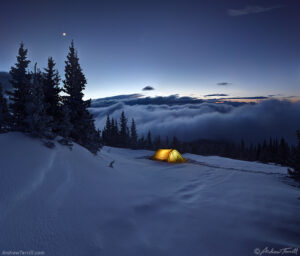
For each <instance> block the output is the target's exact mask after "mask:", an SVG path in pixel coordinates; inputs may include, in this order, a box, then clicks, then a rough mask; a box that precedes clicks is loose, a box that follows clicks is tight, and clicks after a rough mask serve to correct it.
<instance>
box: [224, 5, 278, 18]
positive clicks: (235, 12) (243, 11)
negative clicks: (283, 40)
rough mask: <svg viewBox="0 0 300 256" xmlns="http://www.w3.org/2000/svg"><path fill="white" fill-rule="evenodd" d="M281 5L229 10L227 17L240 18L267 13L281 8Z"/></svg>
mask: <svg viewBox="0 0 300 256" xmlns="http://www.w3.org/2000/svg"><path fill="white" fill-rule="evenodd" d="M282 7H283V6H282V5H274V6H269V7H262V6H257V5H256V6H250V5H248V6H246V7H245V8H243V9H229V10H228V15H229V16H242V15H248V14H254V13H262V12H269V11H271V10H274V9H278V8H282Z"/></svg>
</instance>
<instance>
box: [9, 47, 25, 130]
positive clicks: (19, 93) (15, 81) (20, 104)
mask: <svg viewBox="0 0 300 256" xmlns="http://www.w3.org/2000/svg"><path fill="white" fill-rule="evenodd" d="M29 63H30V61H29V60H28V59H27V49H25V48H24V44H23V43H21V44H20V48H19V51H18V56H17V63H16V64H15V66H14V67H11V70H10V75H11V77H12V80H11V81H10V83H11V84H12V87H13V90H12V91H11V92H8V94H9V95H10V97H9V98H10V100H11V103H10V105H9V106H10V108H11V111H12V114H13V116H12V128H13V129H14V130H17V131H28V127H27V126H26V124H25V119H26V118H27V114H26V103H27V99H28V95H29V94H30V92H29V91H30V90H29V88H30V73H29V72H28V70H27V69H28V65H29Z"/></svg>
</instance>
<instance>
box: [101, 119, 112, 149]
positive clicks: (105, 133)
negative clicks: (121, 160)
mask: <svg viewBox="0 0 300 256" xmlns="http://www.w3.org/2000/svg"><path fill="white" fill-rule="evenodd" d="M110 138H111V124H110V118H109V115H107V116H106V124H105V126H104V128H103V131H102V140H103V142H104V143H105V144H106V145H109V139H110Z"/></svg>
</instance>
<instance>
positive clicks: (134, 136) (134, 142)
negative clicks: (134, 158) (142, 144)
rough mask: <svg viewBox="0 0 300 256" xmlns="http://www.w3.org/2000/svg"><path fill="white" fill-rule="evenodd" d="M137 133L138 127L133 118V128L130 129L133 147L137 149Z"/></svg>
mask: <svg viewBox="0 0 300 256" xmlns="http://www.w3.org/2000/svg"><path fill="white" fill-rule="evenodd" d="M137 139H138V136H137V131H136V126H135V122H134V119H133V118H132V121H131V127H130V141H131V147H133V148H136V147H137Z"/></svg>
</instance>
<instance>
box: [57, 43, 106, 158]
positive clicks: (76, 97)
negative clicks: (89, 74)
mask: <svg viewBox="0 0 300 256" xmlns="http://www.w3.org/2000/svg"><path fill="white" fill-rule="evenodd" d="M65 63H66V66H65V80H64V81H63V82H64V89H63V91H64V92H65V93H66V94H67V96H64V97H63V103H64V104H65V105H66V106H67V107H68V109H69V110H71V112H70V122H71V124H72V130H71V132H70V137H71V139H72V140H74V141H75V142H77V143H78V144H80V145H82V146H84V147H86V148H87V149H89V150H90V151H91V152H93V153H96V152H97V151H98V150H99V149H100V134H99V131H97V130H96V129H95V124H94V119H93V117H92V115H91V114H90V113H89V111H88V107H90V100H88V101H84V100H83V90H84V89H85V86H86V79H85V76H84V74H83V72H82V69H81V67H80V64H79V58H78V55H77V52H76V51H75V48H74V42H73V41H72V43H71V46H70V48H69V54H68V56H67V60H66V62H65Z"/></svg>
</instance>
